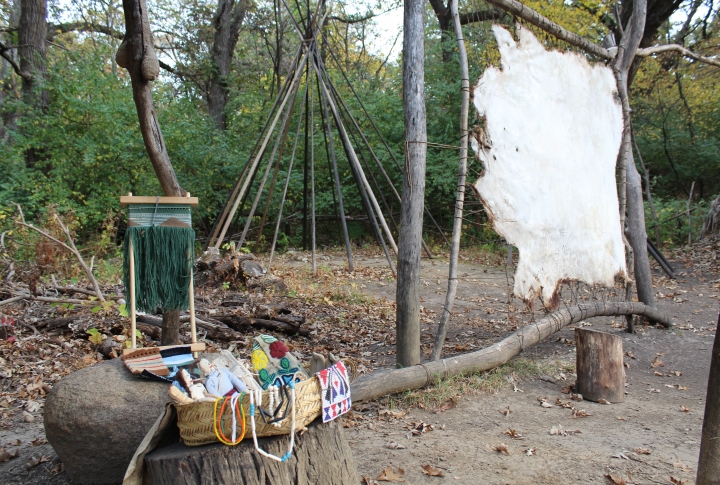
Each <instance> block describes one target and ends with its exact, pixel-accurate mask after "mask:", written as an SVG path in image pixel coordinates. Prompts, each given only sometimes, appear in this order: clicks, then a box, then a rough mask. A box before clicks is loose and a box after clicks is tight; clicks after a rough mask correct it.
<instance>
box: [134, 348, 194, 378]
mask: <svg viewBox="0 0 720 485" xmlns="http://www.w3.org/2000/svg"><path fill="white" fill-rule="evenodd" d="M128 350H132V351H131V352H127V353H124V354H123V356H122V360H123V361H124V362H125V366H126V367H127V368H128V369H130V372H132V373H133V374H136V375H141V376H143V377H150V378H153V379H159V380H162V381H167V382H172V381H173V380H174V376H175V374H176V373H177V372H178V370H180V369H182V368H183V367H187V366H189V365H191V364H193V363H194V362H195V359H194V358H193V355H192V352H193V348H192V346H191V345H178V346H173V347H167V348H162V347H148V348H144V349H134V350H133V349H128Z"/></svg>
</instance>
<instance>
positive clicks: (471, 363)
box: [351, 302, 672, 401]
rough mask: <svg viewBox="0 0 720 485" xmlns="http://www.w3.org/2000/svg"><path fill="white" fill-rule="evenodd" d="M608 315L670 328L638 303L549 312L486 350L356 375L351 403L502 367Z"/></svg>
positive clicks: (665, 319) (668, 322)
mask: <svg viewBox="0 0 720 485" xmlns="http://www.w3.org/2000/svg"><path fill="white" fill-rule="evenodd" d="M609 315H642V316H644V317H645V318H647V319H649V320H650V321H653V322H657V323H659V324H661V325H663V326H665V327H671V326H672V321H671V320H670V317H668V316H667V315H665V314H664V313H662V312H660V311H658V310H656V309H654V308H652V307H649V306H646V305H643V304H642V303H632V302H616V303H601V302H596V303H591V304H584V305H578V306H573V307H570V308H566V309H563V310H559V311H556V312H553V313H551V314H550V315H548V316H547V317H545V318H542V319H540V320H538V321H536V322H534V323H531V324H529V325H527V326H525V327H523V328H522V329H520V330H518V331H517V332H515V333H514V334H512V335H510V336H509V337H507V338H505V339H504V340H501V341H500V342H498V343H496V344H494V345H491V346H490V347H487V348H484V349H482V350H478V351H477V352H470V353H467V354H463V355H457V356H454V357H448V358H445V359H442V360H438V361H435V362H428V363H426V364H423V365H414V366H411V367H405V368H403V369H392V370H383V371H376V372H373V373H371V374H366V375H363V376H360V377H359V378H358V379H357V380H356V381H355V382H353V383H352V385H351V388H352V396H353V401H366V400H369V399H375V398H377V397H380V396H386V395H388V394H396V393H398V392H403V391H409V390H412V389H419V388H421V387H423V386H426V385H428V384H432V383H433V382H437V381H439V380H441V379H445V378H447V377H450V376H454V375H458V374H467V373H472V372H483V371H486V370H490V369H493V368H495V367H498V366H500V365H503V364H505V363H506V362H507V361H509V360H510V359H512V358H513V357H515V356H516V355H518V354H519V353H520V352H521V351H523V350H525V349H527V348H529V347H532V346H533V345H535V344H537V343H538V342H540V341H541V340H543V339H545V338H547V337H548V336H550V335H552V334H553V333H555V332H557V331H558V330H561V329H562V328H563V327H566V326H567V325H571V324H573V323H578V322H580V321H582V320H585V319H587V318H591V317H599V316H609Z"/></svg>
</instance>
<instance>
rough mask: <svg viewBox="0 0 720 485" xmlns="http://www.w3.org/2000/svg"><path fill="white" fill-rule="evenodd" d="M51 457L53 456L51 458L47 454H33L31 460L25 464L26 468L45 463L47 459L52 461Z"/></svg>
mask: <svg viewBox="0 0 720 485" xmlns="http://www.w3.org/2000/svg"><path fill="white" fill-rule="evenodd" d="M50 459H51V458H50V457H49V456H45V455H42V456H33V457H32V458H30V461H29V462H28V464H27V465H25V468H26V469H28V470H29V469H30V468H35V467H36V466H38V465H39V464H40V463H45V462H46V461H50Z"/></svg>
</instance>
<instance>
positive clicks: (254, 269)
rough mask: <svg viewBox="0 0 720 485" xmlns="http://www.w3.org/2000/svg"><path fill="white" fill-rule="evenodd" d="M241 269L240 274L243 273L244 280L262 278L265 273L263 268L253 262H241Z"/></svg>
mask: <svg viewBox="0 0 720 485" xmlns="http://www.w3.org/2000/svg"><path fill="white" fill-rule="evenodd" d="M241 268H242V272H243V273H245V277H246V278H257V277H258V276H262V275H263V273H264V272H265V271H264V270H263V267H262V266H260V265H259V264H257V263H256V262H255V261H243V262H242V265H241Z"/></svg>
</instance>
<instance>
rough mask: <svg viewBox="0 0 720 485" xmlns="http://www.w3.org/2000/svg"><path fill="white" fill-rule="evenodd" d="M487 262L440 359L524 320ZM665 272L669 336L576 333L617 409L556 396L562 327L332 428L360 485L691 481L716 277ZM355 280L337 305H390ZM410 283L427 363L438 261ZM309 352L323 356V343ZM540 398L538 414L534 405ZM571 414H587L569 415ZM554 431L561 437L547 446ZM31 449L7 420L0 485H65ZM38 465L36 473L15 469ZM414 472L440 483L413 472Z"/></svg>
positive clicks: (596, 322) (571, 354)
mask: <svg viewBox="0 0 720 485" xmlns="http://www.w3.org/2000/svg"><path fill="white" fill-rule="evenodd" d="M308 256H309V255H308V254H303V253H295V254H292V253H291V254H289V255H286V256H284V258H281V259H284V260H283V261H281V262H280V265H281V268H283V269H284V270H287V271H295V272H302V271H305V272H307V268H308V265H309V262H307V261H303V259H307V257H308ZM487 261H488V260H487V258H480V257H475V258H473V257H471V256H468V257H465V258H464V260H463V261H462V262H461V266H460V275H461V281H460V285H459V290H458V300H457V301H456V303H455V309H454V310H455V314H454V316H453V318H452V320H451V325H452V327H451V330H450V332H449V338H448V342H447V345H446V349H447V352H446V355H451V354H457V353H464V352H469V351H472V350H475V349H480V348H483V347H486V346H488V345H490V344H492V343H493V342H496V341H498V340H499V339H501V338H503V337H504V336H506V335H508V334H509V333H511V332H512V331H514V330H516V328H517V326H518V325H523V324H524V322H527V321H528V320H529V318H530V316H529V315H528V314H524V313H522V311H521V310H522V305H521V304H520V302H518V301H517V300H513V301H511V302H510V303H508V296H507V295H508V291H509V275H508V272H507V271H506V269H505V268H504V267H503V266H497V265H495V266H493V265H489V264H487ZM493 262H494V263H497V261H493ZM356 263H357V265H358V268H365V269H372V268H381V267H383V265H386V264H387V263H386V262H384V260H383V259H382V258H381V257H380V254H379V253H377V251H372V250H369V251H365V252H364V253H361V254H360V255H359V257H358V259H357V261H356ZM320 264H321V265H323V266H324V267H326V269H332V268H339V267H342V266H343V265H344V264H345V263H344V261H343V260H342V254H341V253H326V254H325V255H324V257H323V259H322V260H321V261H320ZM675 266H676V268H675V269H676V273H677V274H678V278H677V279H676V280H669V279H667V278H664V277H662V276H661V274H660V273H659V272H658V271H657V270H656V284H657V296H658V307H659V308H660V309H661V310H664V311H666V312H667V313H669V314H670V315H672V317H673V318H674V320H675V323H676V327H675V328H674V329H672V330H664V329H660V328H655V327H642V328H639V329H638V332H637V333H636V334H628V333H625V332H624V330H623V329H622V328H621V327H622V325H623V323H624V322H623V321H622V320H621V319H613V318H607V317H603V318H593V319H591V320H589V321H588V322H583V323H581V325H589V326H591V328H593V329H596V330H602V331H606V332H610V333H614V334H617V335H619V336H621V337H622V338H623V345H624V350H625V351H626V357H625V361H626V364H627V366H628V368H627V369H626V374H627V387H626V391H627V395H626V400H625V402H624V403H618V404H611V405H601V404H595V403H591V402H588V401H582V402H577V401H572V400H571V399H570V397H571V395H570V394H566V393H563V390H565V391H567V389H566V388H567V386H568V385H569V384H571V383H573V382H574V380H575V376H574V373H573V369H574V362H575V347H574V339H575V338H574V330H573V328H566V329H564V330H563V331H561V332H558V333H557V334H555V335H553V336H551V337H550V338H548V339H547V340H546V341H544V342H542V343H540V344H539V345H537V346H535V347H533V348H530V349H528V350H526V351H525V352H524V353H523V354H521V355H520V356H519V357H517V358H516V359H514V360H513V361H511V363H509V364H508V365H506V366H504V367H503V368H501V369H499V370H498V371H496V372H493V371H491V372H489V373H485V374H483V375H480V376H469V377H464V378H461V379H456V380H453V381H452V382H448V383H441V384H440V385H438V386H434V388H431V389H427V390H421V391H416V392H413V393H406V394H404V395H400V396H393V397H390V398H382V399H380V400H379V401H375V402H372V403H361V404H360V405H358V406H355V407H354V411H353V413H352V414H351V415H350V416H348V417H347V418H346V419H345V426H346V435H347V438H348V440H349V441H350V444H351V448H352V450H353V453H354V456H355V460H356V463H357V466H358V471H359V472H360V474H361V475H362V476H363V477H366V478H365V479H364V481H365V482H366V483H374V482H375V481H376V480H377V479H378V477H379V476H380V475H381V474H382V472H383V470H386V469H387V468H392V471H391V472H390V473H394V474H396V475H399V472H398V468H402V469H403V473H402V478H404V480H405V483H410V484H425V483H428V484H430V483H440V482H446V483H460V484H526V483H527V484H530V483H533V484H536V483H542V484H555V483H557V484H567V483H583V484H594V483H598V484H599V483H612V482H611V481H610V478H608V477H607V476H606V475H612V476H614V477H616V478H617V479H618V480H619V479H624V480H626V482H627V483H635V484H655V483H661V484H671V483H685V484H691V483H694V477H695V472H696V469H697V458H698V453H699V442H700V431H701V426H702V416H703V412H704V406H705V402H704V401H705V392H706V384H707V377H708V371H709V363H710V351H711V348H712V343H713V337H714V332H715V329H716V319H717V311H718V302H717V298H718V297H719V293H718V288H717V287H719V286H720V279H718V275H717V274H716V273H715V272H711V271H710V270H708V269H707V268H704V267H702V268H701V267H700V266H699V265H698V266H697V267H695V266H693V265H691V264H688V261H687V259H685V260H684V261H675ZM511 272H512V269H511V270H510V273H511ZM357 274H358V275H360V276H357V277H355V278H353V279H352V280H351V281H348V282H347V283H346V284H345V286H344V288H345V290H346V291H347V293H348V294H351V293H352V295H354V297H355V298H358V299H359V300H360V301H367V300H368V299H370V300H372V301H382V299H387V300H388V301H389V302H388V303H386V305H389V306H392V303H391V302H392V300H393V298H394V292H395V282H394V280H392V279H390V278H388V277H387V276H386V275H384V276H383V275H382V273H381V272H379V271H365V272H363V271H358V272H357ZM378 274H381V276H378ZM362 275H369V276H362ZM421 278H422V282H423V284H422V291H421V295H422V301H423V303H422V304H423V306H424V310H423V311H424V313H423V318H422V325H423V326H422V344H423V351H424V353H425V358H427V357H428V356H429V352H430V349H431V346H432V340H433V336H434V332H435V328H436V325H435V323H434V322H436V320H437V317H438V315H439V311H440V310H441V308H442V305H443V303H444V297H445V289H446V279H445V278H447V258H446V257H445V258H443V257H438V258H436V259H434V260H428V259H423V261H422V271H421ZM538 315H540V314H538ZM388 318H389V319H390V320H391V319H392V316H389V317H388ZM316 343H317V344H318V345H325V344H326V343H323V342H322V339H320V340H318V341H317V342H316ZM393 344H394V332H392V333H391V334H389V337H388V338H385V339H383V340H382V341H380V340H378V339H376V340H374V341H372V342H369V343H368V344H367V345H365V344H363V345H362V346H358V348H356V349H354V350H353V351H352V352H350V351H347V352H345V355H344V356H349V357H354V358H357V359H358V360H359V361H360V362H365V363H366V364H367V367H368V368H369V369H371V368H375V367H382V366H386V365H392V364H393V363H394V353H395V351H394V345H393ZM656 359H657V360H656ZM659 362H661V363H662V366H661V365H659ZM653 363H654V364H655V367H653V366H652V365H653ZM542 399H544V400H545V401H546V402H547V403H549V404H550V405H551V407H543V406H541V400H542ZM508 410H509V413H508ZM583 411H584V412H583ZM583 414H588V415H587V416H586V417H573V416H574V415H583ZM553 427H554V428H555V429H556V431H557V430H560V433H559V434H551V429H552V428H553ZM413 429H414V430H415V433H414V434H413V432H412V430H413ZM512 430H514V431H512ZM421 431H422V432H421ZM564 434H566V435H564ZM520 438H521V439H520ZM18 440H19V441H20V442H21V443H20V444H17V443H18ZM33 440H37V441H35V444H36V445H37V446H35V445H34V443H33ZM43 441H44V432H43V428H42V415H41V412H38V413H35V422H33V423H26V422H24V421H23V417H22V414H21V413H16V414H15V416H14V417H13V419H12V422H11V423H9V426H7V427H5V428H4V429H0V446H4V447H5V450H7V451H8V452H10V453H14V452H15V451H16V450H19V456H18V457H17V458H13V459H11V460H9V461H7V462H5V463H1V464H0V484H3V483H8V484H10V483H13V484H14V483H28V484H41V483H48V484H65V483H70V482H69V480H68V478H67V476H66V474H65V473H64V472H62V468H61V466H60V464H59V462H58V460H57V457H56V455H55V454H54V452H53V450H52V448H51V447H50V445H48V444H42V443H43ZM497 450H506V452H505V451H497ZM39 458H42V459H44V460H47V461H45V462H41V463H39V464H37V465H36V466H32V467H28V464H29V463H31V464H32V463H34V462H32V461H31V460H33V459H35V461H37V460H38V459H39ZM424 465H431V466H432V467H434V468H428V469H429V470H430V471H431V472H432V473H442V475H444V476H443V477H438V476H430V475H428V474H426V473H425V472H424V470H423V466H424ZM385 475H386V476H387V475H388V472H386V473H385ZM390 478H392V475H391V477H390ZM673 480H675V481H674V482H673ZM379 483H384V482H382V481H380V482H379ZM617 483H621V482H620V481H618V482H617Z"/></svg>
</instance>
